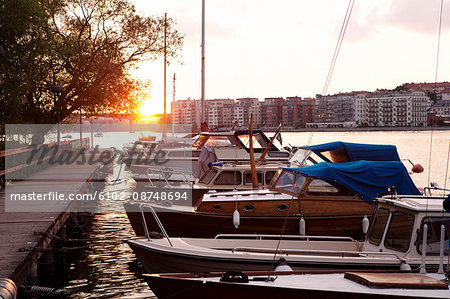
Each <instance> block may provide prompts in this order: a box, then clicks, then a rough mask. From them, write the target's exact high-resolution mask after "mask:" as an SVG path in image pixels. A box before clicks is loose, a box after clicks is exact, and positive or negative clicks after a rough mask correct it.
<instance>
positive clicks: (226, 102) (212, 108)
mask: <svg viewBox="0 0 450 299" xmlns="http://www.w3.org/2000/svg"><path fill="white" fill-rule="evenodd" d="M233 108H234V100H233V99H214V100H207V101H206V112H207V114H206V115H207V122H208V126H209V128H216V127H220V126H228V125H231V124H232V123H233V112H232V111H233ZM224 112H225V113H224Z"/></svg>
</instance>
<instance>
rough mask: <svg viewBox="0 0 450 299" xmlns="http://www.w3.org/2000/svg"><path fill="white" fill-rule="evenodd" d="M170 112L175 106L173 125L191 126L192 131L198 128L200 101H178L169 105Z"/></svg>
mask: <svg viewBox="0 0 450 299" xmlns="http://www.w3.org/2000/svg"><path fill="white" fill-rule="evenodd" d="M171 105H172V111H174V110H173V105H175V117H174V121H175V124H178V125H185V126H192V129H193V130H197V129H198V128H200V120H201V109H202V106H201V101H200V100H191V99H187V100H178V101H175V102H172V103H171Z"/></svg>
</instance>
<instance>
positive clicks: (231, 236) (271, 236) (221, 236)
mask: <svg viewBox="0 0 450 299" xmlns="http://www.w3.org/2000/svg"><path fill="white" fill-rule="evenodd" d="M280 238H281V239H288V240H299V239H300V240H305V241H312V240H320V241H348V242H356V240H355V239H353V238H352V237H339V236H302V235H283V236H280V235H274V234H218V235H216V236H215V237H214V239H256V240H263V239H277V240H278V239H280Z"/></svg>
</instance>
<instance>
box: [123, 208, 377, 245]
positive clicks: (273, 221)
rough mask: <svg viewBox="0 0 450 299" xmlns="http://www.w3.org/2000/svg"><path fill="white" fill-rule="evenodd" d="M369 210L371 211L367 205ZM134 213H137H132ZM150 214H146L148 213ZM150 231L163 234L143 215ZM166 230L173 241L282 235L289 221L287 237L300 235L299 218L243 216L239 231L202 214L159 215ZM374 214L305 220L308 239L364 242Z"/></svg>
mask: <svg viewBox="0 0 450 299" xmlns="http://www.w3.org/2000/svg"><path fill="white" fill-rule="evenodd" d="M129 205H130V204H129V203H125V204H124V206H125V210H126V211H127V216H128V219H129V221H130V223H131V226H132V227H133V230H134V232H135V233H136V235H137V236H144V235H145V229H144V223H143V220H142V213H141V212H137V211H136V209H132V208H130V207H129ZM367 207H369V208H372V207H371V206H369V205H367ZM133 210H134V211H133ZM146 211H147V210H146ZM143 214H144V216H145V220H146V222H147V227H148V229H149V231H156V232H161V231H160V229H159V227H158V225H157V223H156V221H155V219H154V217H153V215H152V213H150V212H144V213H143ZM157 214H158V217H159V219H160V220H161V222H162V224H163V225H164V228H165V229H166V231H167V233H168V234H169V236H171V237H204V238H212V237H215V236H216V235H218V234H254V233H259V234H280V232H281V231H282V229H283V226H284V223H285V221H286V225H285V229H284V234H287V235H296V234H299V227H300V218H301V217H300V216H289V217H287V219H286V217H284V216H261V217H256V216H244V215H242V216H241V218H240V225H239V227H238V228H236V227H234V225H233V216H232V215H218V214H213V213H203V212H202V213H200V212H194V211H192V212H157ZM365 215H368V216H369V215H371V210H370V209H369V210H365V211H364V212H363V213H357V214H353V215H339V216H311V217H308V216H305V218H304V219H305V223H306V234H307V235H315V236H320V235H327V236H350V237H353V238H355V239H362V238H364V234H363V233H362V224H361V221H362V219H363V217H364V216H365Z"/></svg>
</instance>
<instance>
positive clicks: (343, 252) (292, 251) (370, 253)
mask: <svg viewBox="0 0 450 299" xmlns="http://www.w3.org/2000/svg"><path fill="white" fill-rule="evenodd" d="M238 251H241V252H254V253H273V254H275V253H279V254H283V253H284V254H285V255H286V256H288V255H305V254H316V255H331V256H340V257H342V258H344V257H345V256H357V257H367V256H393V257H395V258H397V259H398V260H399V261H403V259H402V258H401V257H400V256H398V255H397V254H395V253H393V252H378V251H348V250H320V249H272V248H257V247H235V248H233V249H232V250H231V252H233V253H235V252H238Z"/></svg>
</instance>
